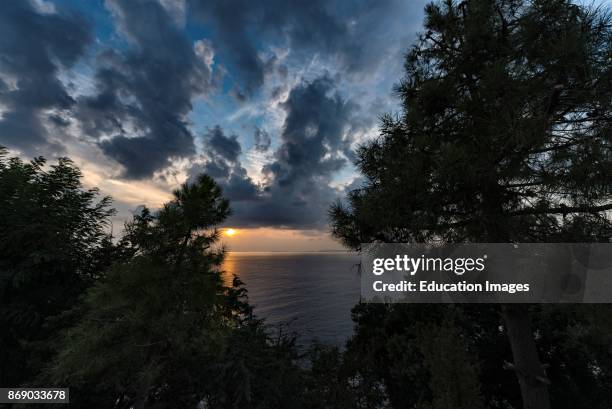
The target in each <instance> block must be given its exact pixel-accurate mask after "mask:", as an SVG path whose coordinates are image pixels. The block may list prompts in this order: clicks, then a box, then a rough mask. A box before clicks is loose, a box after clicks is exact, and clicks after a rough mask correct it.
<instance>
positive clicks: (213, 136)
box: [206, 125, 242, 162]
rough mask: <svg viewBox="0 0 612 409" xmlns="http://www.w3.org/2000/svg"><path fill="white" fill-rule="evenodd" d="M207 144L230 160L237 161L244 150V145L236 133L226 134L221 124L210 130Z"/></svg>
mask: <svg viewBox="0 0 612 409" xmlns="http://www.w3.org/2000/svg"><path fill="white" fill-rule="evenodd" d="M206 139H207V146H208V147H209V148H210V149H211V150H212V151H214V152H215V153H216V154H217V155H219V156H221V157H222V158H224V159H227V160H228V161H229V162H236V161H237V160H238V155H240V153H241V152H242V147H241V146H240V143H239V142H238V137H237V136H236V135H230V136H225V134H224V133H223V130H222V129H221V127H220V126H219V125H217V126H215V127H214V128H213V129H211V130H210V131H209V132H208V135H207V137H206Z"/></svg>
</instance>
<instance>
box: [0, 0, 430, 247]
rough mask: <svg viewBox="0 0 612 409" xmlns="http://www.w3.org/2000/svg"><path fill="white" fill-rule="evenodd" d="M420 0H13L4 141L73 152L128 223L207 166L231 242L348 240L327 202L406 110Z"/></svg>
mask: <svg viewBox="0 0 612 409" xmlns="http://www.w3.org/2000/svg"><path fill="white" fill-rule="evenodd" d="M424 5H425V2H423V1H420V0H419V1H409V0H295V1H287V0H260V1H252V0H219V1H214V0H148V1H144V0H106V1H95V0H92V1H81V2H78V1H70V0H57V1H49V0H24V1H2V2H0V145H4V146H6V147H8V148H9V150H10V151H11V153H13V154H15V155H19V156H21V157H23V158H31V157H33V156H39V155H43V156H45V157H47V158H48V159H49V160H50V161H51V162H52V161H53V160H54V159H56V158H57V157H61V156H67V157H70V158H71V159H72V160H74V162H75V164H76V165H77V166H78V167H80V169H81V170H82V172H83V183H84V185H85V186H86V187H94V186H95V187H98V188H99V189H100V191H101V192H102V194H105V195H110V196H112V197H113V199H114V207H115V208H116V209H117V210H118V214H117V216H116V217H115V219H114V220H113V228H114V230H117V229H121V226H122V224H123V222H124V221H125V220H126V219H128V218H129V217H131V214H132V213H133V212H135V211H137V209H138V208H139V206H142V205H146V206H149V207H151V208H156V207H159V206H160V205H161V204H162V203H163V202H165V201H167V200H169V199H171V191H172V189H174V188H176V187H178V186H179V185H180V184H181V183H184V182H188V181H190V180H193V178H194V177H195V176H197V175H198V174H199V173H202V172H204V173H207V174H208V175H210V176H211V177H213V178H214V179H215V180H216V181H217V182H218V183H219V184H220V186H221V187H222V189H223V192H224V195H225V196H226V197H228V198H229V199H230V201H231V207H232V211H233V213H232V216H230V218H229V219H228V220H227V222H226V223H225V225H224V227H226V228H229V227H231V228H233V229H235V231H236V232H237V233H236V234H235V235H233V236H231V237H230V236H225V238H224V241H225V244H226V245H227V246H228V249H229V250H231V251H317V250H331V249H340V248H341V247H340V245H339V244H338V243H337V242H335V241H333V240H332V239H331V237H330V236H329V227H328V219H327V209H328V208H329V206H330V204H331V203H333V202H334V201H336V200H338V199H339V198H342V197H343V196H344V195H345V192H346V191H347V189H351V188H354V187H356V186H358V184H359V181H360V180H359V175H358V173H357V172H356V170H355V167H354V165H353V159H354V149H355V147H356V146H358V145H359V144H360V143H363V142H364V141H366V140H368V139H369V138H373V137H376V135H377V134H378V132H377V129H378V119H379V116H380V115H381V114H384V113H394V112H397V111H398V108H399V107H398V103H397V100H396V99H395V98H394V96H393V85H394V84H395V83H397V82H398V81H399V80H400V79H401V76H402V67H403V56H404V54H405V52H406V51H407V50H408V48H409V47H410V45H411V44H412V43H413V42H414V41H415V40H416V37H417V33H418V31H419V30H420V28H421V26H422V18H423V7H424Z"/></svg>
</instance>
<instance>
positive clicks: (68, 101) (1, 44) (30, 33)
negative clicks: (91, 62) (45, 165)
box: [0, 1, 91, 155]
mask: <svg viewBox="0 0 612 409" xmlns="http://www.w3.org/2000/svg"><path fill="white" fill-rule="evenodd" d="M38 4H39V5H43V6H44V5H45V4H46V3H43V2H39V3H38ZM90 41H91V33H90V31H89V29H88V24H87V21H86V20H85V19H84V18H83V17H82V16H80V15H77V14H74V13H69V12H67V11H64V10H58V9H56V8H55V7H53V8H49V7H47V8H43V7H42V6H41V7H36V4H34V3H30V2H29V1H2V2H0V107H2V110H3V111H4V112H3V113H2V116H1V117H0V137H1V140H0V144H5V145H7V146H9V147H11V148H16V149H19V150H21V151H23V152H24V153H26V154H28V155H30V154H32V153H34V152H37V151H39V150H41V149H43V150H47V151H48V150H52V151H57V150H61V146H60V145H59V144H58V143H57V142H52V141H50V140H49V138H48V136H49V135H48V133H47V121H46V120H47V119H48V117H49V116H51V117H52V118H51V119H53V118H60V116H57V115H55V114H53V113H51V112H50V111H51V110H68V109H70V108H71V107H72V106H73V104H74V100H73V99H72V97H71V96H70V94H69V92H68V91H67V89H66V87H65V86H64V84H63V83H62V82H61V81H60V79H59V78H58V76H59V73H60V71H61V70H62V69H68V68H70V67H72V66H73V65H74V64H75V63H76V62H77V60H78V59H79V58H80V57H81V56H82V55H83V52H84V51H85V49H86V47H87V45H88V44H89V43H90ZM53 124H55V126H58V127H60V128H61V127H63V126H65V125H66V123H62V122H61V121H53Z"/></svg>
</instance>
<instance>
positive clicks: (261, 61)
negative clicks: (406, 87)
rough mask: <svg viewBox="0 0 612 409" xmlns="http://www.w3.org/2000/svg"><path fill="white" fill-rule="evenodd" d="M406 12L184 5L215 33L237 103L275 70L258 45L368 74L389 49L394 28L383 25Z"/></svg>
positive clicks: (368, 1) (314, 4) (246, 2)
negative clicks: (276, 45)
mask: <svg viewBox="0 0 612 409" xmlns="http://www.w3.org/2000/svg"><path fill="white" fill-rule="evenodd" d="M406 7H407V6H406V2H404V1H403V0H356V1H351V2H342V1H329V0H302V1H286V0H264V1H251V0H223V1H218V0H189V1H188V9H189V11H190V14H192V15H193V16H195V18H196V19H199V20H200V21H203V22H204V23H205V24H207V25H208V26H210V27H211V28H212V29H213V38H214V40H215V42H216V44H218V46H219V48H220V49H221V50H224V57H225V58H226V59H227V60H228V62H229V65H230V66H231V70H232V71H233V72H234V73H235V74H236V78H235V79H236V82H237V83H238V84H239V88H238V89H237V90H236V91H235V94H236V96H238V97H239V98H241V99H245V98H248V97H250V96H252V95H253V93H255V92H256V91H257V90H258V89H259V88H260V87H261V86H262V84H263V82H264V79H265V74H266V71H267V70H269V69H270V65H274V62H275V61H274V59H272V60H267V61H266V60H265V58H264V57H262V50H261V49H260V46H261V44H262V43H266V44H274V43H278V42H285V43H287V45H288V46H289V47H291V49H292V52H294V53H295V54H300V53H301V54H305V55H306V56H308V57H309V58H310V57H311V56H312V55H313V54H321V55H323V56H325V57H326V58H328V59H331V60H332V61H333V62H334V63H336V64H337V65H339V66H341V69H342V70H343V71H345V72H347V73H356V72H367V71H368V70H371V69H372V68H373V67H375V66H376V65H378V64H379V63H380V62H381V61H382V59H383V57H384V55H385V53H386V51H387V48H388V47H390V46H391V42H389V41H388V38H386V36H387V35H388V30H390V29H392V27H390V26H389V25H388V24H385V23H384V22H385V21H387V20H388V16H389V15H393V14H394V12H395V11H398V10H402V9H404V8H406ZM279 69H280V70H281V71H282V70H286V67H284V66H283V67H280V68H279Z"/></svg>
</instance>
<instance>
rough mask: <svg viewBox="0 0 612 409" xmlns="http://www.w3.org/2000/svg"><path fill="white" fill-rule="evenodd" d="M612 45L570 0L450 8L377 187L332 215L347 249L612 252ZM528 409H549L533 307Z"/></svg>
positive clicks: (376, 168) (507, 0) (384, 142)
mask: <svg viewBox="0 0 612 409" xmlns="http://www.w3.org/2000/svg"><path fill="white" fill-rule="evenodd" d="M611 39H612V33H611V22H610V14H609V12H608V11H607V10H606V9H589V8H586V7H583V6H579V5H576V4H572V3H571V2H569V1H566V0H534V1H524V0H473V1H469V0H468V1H463V2H460V3H458V2H454V1H451V0H447V1H444V2H440V3H432V4H430V5H428V6H427V7H426V19H425V31H424V33H423V34H422V35H421V38H420V41H419V42H418V44H416V45H415V46H414V47H413V48H412V49H411V50H410V52H409V53H408V55H407V57H406V61H405V70H406V73H405V77H404V78H403V79H402V81H401V82H400V83H399V84H398V86H397V93H398V95H399V97H400V99H401V103H402V113H401V115H399V116H397V117H394V116H392V115H387V116H385V117H384V118H383V119H382V123H381V135H380V137H379V138H378V139H377V140H374V141H372V142H370V143H367V144H365V145H364V146H362V147H361V148H360V149H359V150H358V155H357V157H358V159H357V162H356V164H357V166H358V168H359V170H360V171H361V173H362V174H363V176H364V179H365V182H364V184H363V186H362V187H361V188H360V189H357V190H354V191H352V192H351V193H350V194H349V195H348V198H347V202H348V204H347V205H342V204H337V205H335V206H334V207H333V208H332V209H331V217H332V224H333V233H334V235H335V236H336V237H338V238H339V239H341V240H342V241H343V242H344V243H345V244H346V245H348V246H350V247H353V248H357V249H358V248H359V244H360V243H364V242H371V241H380V242H419V243H427V242H431V241H434V240H441V241H446V242H563V241H565V242H594V241H598V242H609V241H610V239H611V237H612V223H611V221H610V213H609V210H611V209H612V195H611V193H612V192H611V186H612V146H611V142H612V127H610V123H611V122H612V121H611V120H612V109H611V106H612V104H611V102H612V64H611V62H612V42H611ZM502 314H503V316H504V321H505V330H506V333H507V335H508V339H509V341H510V345H511V347H512V351H513V356H514V362H513V367H514V368H515V370H516V374H517V376H518V380H519V384H520V388H521V393H522V399H523V406H524V408H525V409H535V408H537V409H546V408H549V407H550V398H549V394H548V388H547V383H548V380H547V377H546V373H545V371H544V368H543V366H542V364H541V362H540V357H539V356H538V351H537V348H536V343H535V340H534V336H533V332H532V329H531V322H530V321H531V317H530V315H529V312H528V309H527V307H526V306H521V305H514V306H504V307H503V308H502Z"/></svg>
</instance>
